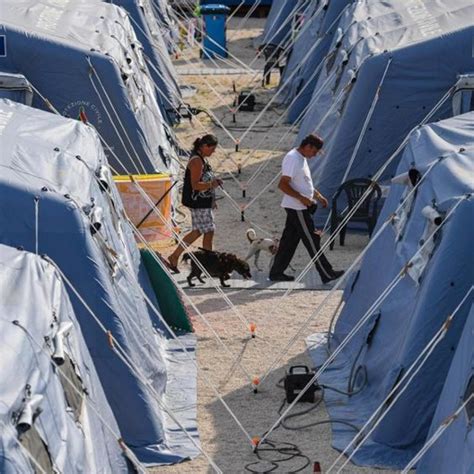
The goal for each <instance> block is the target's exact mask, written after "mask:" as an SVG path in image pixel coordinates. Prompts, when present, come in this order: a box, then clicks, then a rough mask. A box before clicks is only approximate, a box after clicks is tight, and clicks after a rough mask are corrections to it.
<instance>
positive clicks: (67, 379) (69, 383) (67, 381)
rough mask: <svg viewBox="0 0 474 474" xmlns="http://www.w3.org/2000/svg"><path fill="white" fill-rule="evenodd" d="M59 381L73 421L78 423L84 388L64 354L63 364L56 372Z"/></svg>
mask: <svg viewBox="0 0 474 474" xmlns="http://www.w3.org/2000/svg"><path fill="white" fill-rule="evenodd" d="M58 375H59V380H60V381H61V385H62V386H63V390H64V397H65V398H66V403H67V406H68V407H69V408H70V409H71V410H72V412H73V413H74V420H75V421H79V420H80V418H81V414H82V404H83V402H84V387H83V385H82V380H81V378H80V377H79V375H78V374H77V372H76V367H75V365H74V362H73V361H72V359H71V358H70V357H69V355H68V354H65V357H64V363H63V364H62V365H61V368H60V370H58Z"/></svg>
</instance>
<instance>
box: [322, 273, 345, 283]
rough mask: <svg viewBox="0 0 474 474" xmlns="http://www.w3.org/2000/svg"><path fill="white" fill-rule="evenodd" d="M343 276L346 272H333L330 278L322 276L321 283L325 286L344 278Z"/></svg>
mask: <svg viewBox="0 0 474 474" xmlns="http://www.w3.org/2000/svg"><path fill="white" fill-rule="evenodd" d="M342 275H344V270H333V271H332V272H331V276H330V277H329V278H327V277H323V276H321V281H322V282H323V284H324V285H325V284H326V283H329V282H330V281H333V280H337V279H338V278H340V277H342Z"/></svg>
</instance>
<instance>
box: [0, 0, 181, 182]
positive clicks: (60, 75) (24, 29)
mask: <svg viewBox="0 0 474 474" xmlns="http://www.w3.org/2000/svg"><path fill="white" fill-rule="evenodd" d="M102 10H103V14H102V15H101V12H102ZM127 21H128V18H127V17H126V15H125V13H124V12H123V10H121V9H119V8H118V7H116V6H113V5H108V4H106V3H102V2H98V1H97V0H86V1H84V0H83V1H79V2H77V3H74V5H72V4H70V2H64V3H62V4H61V5H60V6H58V5H57V2H52V3H51V2H48V1H46V0H45V1H43V2H32V1H21V2H16V1H15V2H13V1H11V0H9V1H8V2H4V5H2V10H1V12H0V24H1V31H2V33H3V34H5V38H6V41H7V44H8V48H7V51H8V53H7V55H6V56H5V57H2V58H0V69H1V70H3V71H7V72H13V73H21V74H23V75H24V76H25V77H26V78H27V79H28V80H29V81H30V82H31V83H32V84H33V85H34V86H35V87H36V89H37V90H39V92H40V93H41V94H43V95H44V96H45V97H46V98H47V99H49V100H50V101H51V103H52V104H53V105H54V106H55V107H56V109H57V110H58V111H59V112H60V113H61V114H63V115H66V116H70V117H73V118H79V117H81V118H83V119H86V120H87V121H88V122H90V123H91V124H93V125H94V126H95V127H96V128H97V130H98V131H99V133H100V134H101V135H102V136H103V137H104V139H105V141H106V142H107V143H108V144H109V145H110V146H111V148H112V149H113V151H114V153H111V152H110V151H109V150H108V154H109V159H110V162H111V164H112V165H113V167H114V168H115V169H117V170H118V172H121V173H127V172H136V173H146V172H155V171H166V170H168V169H169V168H170V167H171V165H172V164H173V162H174V161H175V160H176V157H174V156H173V155H174V150H173V147H172V144H171V143H170V139H169V138H168V137H167V134H166V130H165V129H164V125H163V118H162V116H161V112H160V109H159V107H158V105H157V103H156V98H155V92H154V90H153V86H152V82H151V79H150V78H149V77H148V75H147V73H146V72H143V71H146V65H145V64H144V59H143V57H142V56H141V52H140V51H139V49H138V48H135V49H134V48H132V45H131V43H130V39H129V38H128V35H129V34H134V33H133V29H132V28H131V26H130V25H129V24H127ZM135 40H136V39H135ZM136 44H138V42H136ZM32 57H33V58H35V60H34V61H32V60H31V58H32ZM89 61H90V63H91V64H92V66H93V68H94V69H95V71H96V74H97V75H96V74H94V73H92V72H91V66H90V64H89ZM52 78H54V79H52ZM99 81H101V82H102V85H103V88H104V89H105V90H106V93H107V95H108V96H109V99H110V102H109V99H108V98H107V97H106V93H105V92H104V90H103V89H102V85H101V84H100V82H99ZM95 89H96V90H95ZM33 105H34V106H35V107H38V108H43V109H45V108H46V105H45V103H44V101H43V100H42V99H41V98H40V97H39V96H37V95H35V99H34V102H33ZM116 157H117V158H116Z"/></svg>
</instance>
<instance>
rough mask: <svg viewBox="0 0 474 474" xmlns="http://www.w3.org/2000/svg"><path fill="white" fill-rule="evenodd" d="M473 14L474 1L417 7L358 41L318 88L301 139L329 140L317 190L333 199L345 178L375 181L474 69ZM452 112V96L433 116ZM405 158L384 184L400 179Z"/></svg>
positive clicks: (318, 163) (317, 168) (316, 167)
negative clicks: (473, 51) (396, 175)
mask: <svg viewBox="0 0 474 474" xmlns="http://www.w3.org/2000/svg"><path fill="white" fill-rule="evenodd" d="M473 14H474V6H473V5H472V2H470V0H456V1H454V2H451V1H450V2H434V5H431V4H430V3H429V2H426V4H425V3H424V2H418V3H417V7H416V8H414V9H411V10H409V9H405V12H404V14H403V15H398V16H397V15H395V16H390V15H385V21H386V22H387V24H388V25H392V26H393V25H394V24H395V25H396V26H394V27H391V26H388V30H387V31H383V29H382V27H381V25H380V24H379V28H378V31H374V30H373V29H370V28H369V30H370V31H371V32H372V34H371V35H369V36H368V37H367V38H364V39H363V40H360V41H356V44H355V45H354V48H353V49H352V50H351V51H350V54H349V55H348V57H347V60H346V61H345V62H344V61H342V59H339V60H338V61H337V62H336V63H335V64H334V65H333V66H332V67H331V68H329V69H330V71H331V72H329V73H328V77H329V81H328V82H327V83H326V87H325V89H324V90H322V87H320V88H319V89H316V90H315V91H314V94H313V99H312V101H313V100H314V99H315V100H314V102H313V103H312V105H311V108H310V110H309V112H308V114H307V115H306V117H305V120H304V122H303V123H302V125H301V128H300V131H299V136H298V139H301V138H302V137H303V136H305V135H306V134H308V133H311V132H316V133H318V134H320V135H321V136H322V138H323V139H324V140H325V142H326V144H325V156H324V158H323V159H321V160H314V163H312V171H313V176H314V181H315V185H316V187H318V188H319V189H320V190H321V192H322V193H323V194H324V195H326V196H328V197H330V196H332V195H333V194H334V193H335V191H336V190H337V188H338V187H339V185H340V184H341V183H342V181H346V180H348V179H351V178H356V177H357V178H361V177H365V178H367V177H368V178H370V177H372V176H373V175H374V174H375V173H376V172H377V171H378V170H379V168H380V167H381V166H382V165H383V164H384V163H385V162H386V161H387V159H388V158H389V157H390V155H391V154H392V153H393V152H395V150H396V149H397V147H398V146H399V145H400V144H401V142H402V140H403V139H404V138H405V137H406V135H407V134H408V133H409V132H410V130H411V129H413V127H415V126H416V125H418V124H419V123H420V122H421V121H422V120H423V119H424V118H425V117H426V116H427V114H428V113H429V112H430V111H431V110H432V109H433V107H434V106H435V105H436V104H437V103H438V102H439V101H440V100H441V98H442V97H443V96H445V94H447V93H448V91H449V90H450V88H451V87H453V86H454V84H455V83H456V81H457V78H458V75H459V74H461V73H467V72H469V71H472V70H474V58H473V57H472V54H471V49H472V48H471V46H472V44H471V43H472V35H473V32H474V27H473V26H472V22H471V18H472V15H473ZM394 18H395V19H396V18H401V19H402V20H403V21H404V22H405V23H403V22H402V23H401V24H398V23H397V21H396V20H395V21H394ZM371 21H373V22H376V23H377V22H379V20H378V19H377V18H375V19H373V20H371ZM379 23H380V22H379ZM384 74H385V78H384V80H383V81H382V77H383V76H384ZM380 84H381V87H380V90H379V89H378V88H379V85H380ZM372 106H373V107H372ZM371 107H372V110H371ZM451 114H452V112H451V100H450V99H448V100H447V101H446V102H445V103H444V105H443V106H442V107H441V108H440V109H439V110H438V113H437V114H436V115H435V116H434V117H433V119H439V118H446V117H449V116H451ZM364 126H365V131H364ZM359 139H360V144H359V147H358V148H357V149H356V145H357V143H358V140H359ZM353 153H354V156H353ZM398 159H399V158H398V157H397V159H395V160H393V162H392V163H391V164H390V166H388V167H387V169H386V170H385V172H384V174H383V175H382V177H381V180H382V181H383V180H387V179H390V178H391V177H392V176H393V174H394V172H395V170H396V167H397V163H398Z"/></svg>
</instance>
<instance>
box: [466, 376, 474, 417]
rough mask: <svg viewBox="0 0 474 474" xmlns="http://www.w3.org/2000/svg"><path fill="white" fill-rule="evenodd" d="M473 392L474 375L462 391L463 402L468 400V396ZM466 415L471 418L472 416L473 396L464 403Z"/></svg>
mask: <svg viewBox="0 0 474 474" xmlns="http://www.w3.org/2000/svg"><path fill="white" fill-rule="evenodd" d="M473 394H474V375H473V376H472V377H471V378H470V380H469V383H468V384H467V387H466V391H465V392H464V400H463V401H464V402H465V401H466V400H469V397H472V396H473ZM465 409H466V415H467V418H468V419H469V421H470V420H472V419H473V418H474V397H473V398H471V400H470V401H469V402H468V403H467V404H466V406H465Z"/></svg>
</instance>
